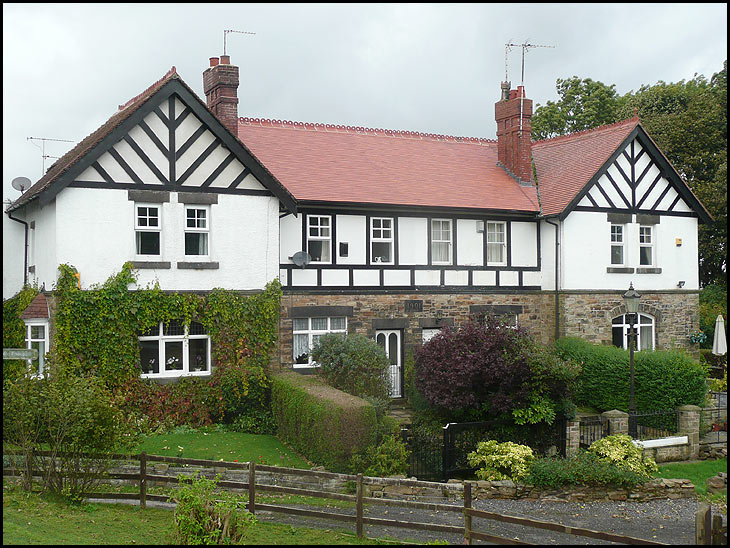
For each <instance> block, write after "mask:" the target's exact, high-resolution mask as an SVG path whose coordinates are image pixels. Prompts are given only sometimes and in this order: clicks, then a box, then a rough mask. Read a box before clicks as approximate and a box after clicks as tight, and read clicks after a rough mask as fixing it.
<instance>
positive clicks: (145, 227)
mask: <svg viewBox="0 0 730 548" xmlns="http://www.w3.org/2000/svg"><path fill="white" fill-rule="evenodd" d="M160 221H161V219H160V206H159V205H147V204H135V215H134V231H135V240H136V253H137V255H143V256H157V257H159V256H160V232H161V222H160Z"/></svg>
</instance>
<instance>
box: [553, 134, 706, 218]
mask: <svg viewBox="0 0 730 548" xmlns="http://www.w3.org/2000/svg"><path fill="white" fill-rule="evenodd" d="M570 211H600V212H608V213H637V214H651V215H676V216H687V217H699V218H700V219H701V220H702V221H704V222H707V221H709V220H710V219H711V218H710V216H709V214H708V213H707V211H706V210H705V208H704V207H703V206H702V204H701V203H700V202H699V200H697V198H696V197H695V196H694V194H693V193H692V192H691V190H690V189H689V187H688V186H687V185H686V184H685V183H684V181H682V179H681V177H680V176H679V174H677V172H676V171H675V169H674V168H673V167H672V166H671V164H670V163H669V162H668V161H667V159H666V158H665V157H664V155H663V154H661V152H660V151H659V149H658V148H657V147H656V145H655V144H654V142H653V141H652V140H651V138H650V137H649V136H648V135H647V134H646V132H645V131H644V130H643V129H642V128H641V126H638V125H637V127H636V128H635V129H634V130H633V131H632V132H631V133H630V134H629V136H628V137H627V138H626V139H625V140H624V141H623V142H622V143H621V145H620V146H619V147H618V148H617V149H616V151H615V152H614V153H613V154H612V155H611V157H610V158H609V159H608V161H607V162H605V163H604V165H603V166H602V167H601V169H599V170H598V171H597V172H596V174H595V175H594V176H593V177H592V178H591V180H590V181H589V182H588V184H586V185H585V187H584V188H583V189H582V190H581V192H579V193H578V194H577V195H576V196H575V198H574V199H573V200H572V202H571V203H570V204H569V205H568V207H566V208H565V210H564V211H563V213H562V214H561V215H560V217H561V218H565V217H566V216H567V214H568V213H569V212H570Z"/></svg>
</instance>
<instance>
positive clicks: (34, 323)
mask: <svg viewBox="0 0 730 548" xmlns="http://www.w3.org/2000/svg"><path fill="white" fill-rule="evenodd" d="M24 323H25V347H26V348H27V349H28V350H31V349H32V348H33V343H36V342H42V343H43V352H38V358H37V359H38V371H35V370H34V364H33V360H31V359H29V360H27V362H28V373H29V374H30V376H31V377H32V378H36V377H39V378H43V377H44V376H45V370H46V367H45V365H46V354H47V353H48V351H49V349H50V347H49V344H50V336H49V333H48V328H49V323H48V320H25V321H24ZM33 327H42V328H43V338H40V337H37V338H33V337H32V333H33Z"/></svg>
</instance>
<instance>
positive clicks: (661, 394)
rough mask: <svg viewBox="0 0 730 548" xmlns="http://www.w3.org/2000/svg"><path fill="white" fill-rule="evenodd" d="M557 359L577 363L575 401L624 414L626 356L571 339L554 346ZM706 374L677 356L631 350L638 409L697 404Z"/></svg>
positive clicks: (685, 357) (704, 389)
mask: <svg viewBox="0 0 730 548" xmlns="http://www.w3.org/2000/svg"><path fill="white" fill-rule="evenodd" d="M555 346H556V348H557V350H558V352H559V354H560V355H561V356H562V357H563V358H571V359H574V360H576V361H578V362H579V363H581V364H582V368H583V370H582V372H581V374H580V375H579V376H578V382H577V388H576V392H575V403H576V404H577V405H581V406H583V405H584V406H589V407H594V408H595V409H597V410H598V411H599V412H603V411H609V410H611V409H619V410H622V411H626V410H628V406H629V385H630V382H629V379H630V375H629V372H630V366H629V352H628V350H623V349H621V348H617V347H615V346H600V345H594V344H591V343H589V342H586V341H584V340H582V339H577V338H563V339H560V340H558V341H557V342H556V343H555ZM706 376H707V375H706V372H705V370H704V368H703V367H702V366H701V365H700V364H699V363H697V362H695V361H694V360H693V359H692V358H691V357H690V356H688V355H687V354H684V353H682V352H666V351H662V352H647V351H643V352H635V353H634V390H635V400H636V408H637V409H638V410H639V411H651V410H668V409H674V408H675V407H678V406H680V405H690V404H691V405H703V403H704V400H705V394H706V392H707V384H706V382H705V380H706Z"/></svg>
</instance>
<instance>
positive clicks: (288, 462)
mask: <svg viewBox="0 0 730 548" xmlns="http://www.w3.org/2000/svg"><path fill="white" fill-rule="evenodd" d="M137 451H146V452H147V453H148V454H150V455H161V456H166V457H182V458H188V459H205V460H224V461H238V462H249V461H254V462H256V464H268V465H270V466H286V467H291V468H305V469H309V468H311V467H312V463H310V462H307V460H306V459H305V458H304V457H302V456H301V455H299V454H298V453H296V452H295V451H293V450H291V449H289V448H288V447H286V446H285V445H284V444H282V443H281V442H280V441H279V440H278V439H277V438H276V437H275V436H265V435H257V434H242V433H240V432H229V431H226V430H223V429H222V428H201V429H200V430H197V431H194V430H189V429H178V430H174V431H172V432H169V433H166V434H155V435H151V436H147V437H145V438H144V439H143V441H142V442H141V443H140V445H139V447H138V449H137Z"/></svg>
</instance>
